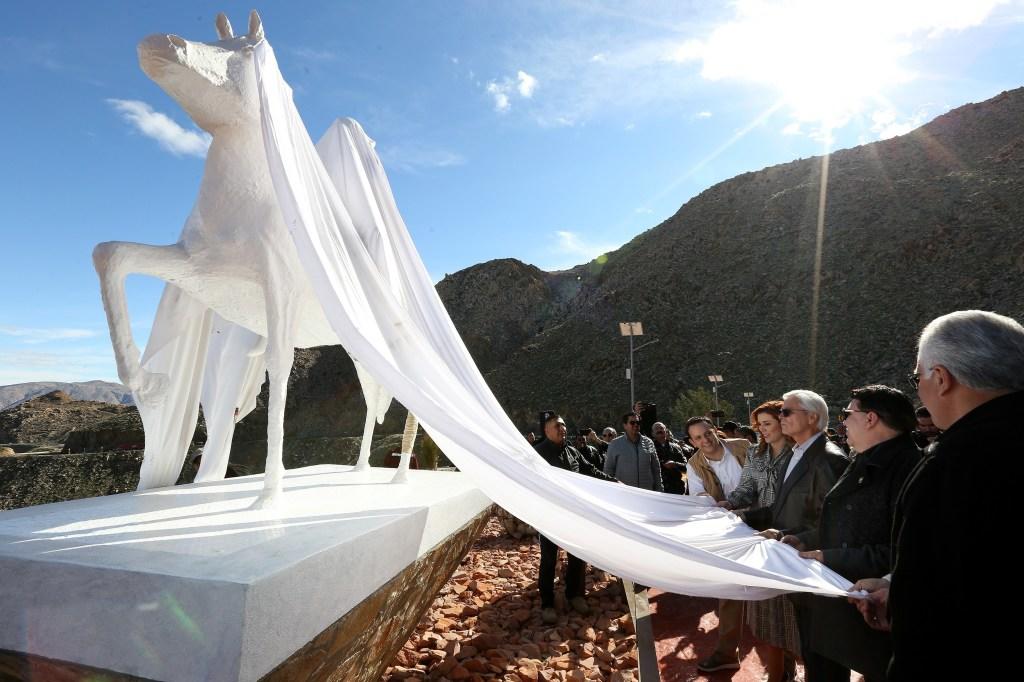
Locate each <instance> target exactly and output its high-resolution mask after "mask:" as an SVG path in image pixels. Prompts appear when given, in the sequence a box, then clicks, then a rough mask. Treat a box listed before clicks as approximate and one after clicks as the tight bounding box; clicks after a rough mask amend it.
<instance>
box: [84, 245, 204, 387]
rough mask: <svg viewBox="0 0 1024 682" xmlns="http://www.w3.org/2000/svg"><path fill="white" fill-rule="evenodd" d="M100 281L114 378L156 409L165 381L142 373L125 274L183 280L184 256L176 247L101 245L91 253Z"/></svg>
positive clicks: (187, 263) (186, 266)
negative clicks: (115, 372)
mask: <svg viewBox="0 0 1024 682" xmlns="http://www.w3.org/2000/svg"><path fill="white" fill-rule="evenodd" d="M92 261H93V265H94V266H95V267H96V274H97V275H99V278H100V292H101V294H102V296H103V308H104V310H105V311H106V313H107V326H108V327H109V328H110V340H111V342H112V343H113V346H114V358H115V360H116V361H117V375H118V377H119V378H120V379H121V382H122V383H124V385H125V386H127V387H128V388H129V389H130V390H131V392H132V394H133V396H134V397H135V400H136V401H138V402H139V403H146V404H147V405H152V406H156V405H159V404H160V402H161V400H162V398H163V395H164V393H165V392H166V390H167V377H166V376H163V375H159V374H151V373H149V372H146V371H145V370H143V369H142V365H141V364H140V361H139V347H138V346H137V345H136V344H135V339H134V338H133V337H132V328H131V319H130V318H129V315H128V299H127V297H126V295H125V290H124V281H125V278H126V277H127V276H128V275H129V274H138V275H151V276H153V277H156V278H158V279H162V280H164V281H166V282H173V281H174V280H176V279H180V278H182V277H184V276H186V275H187V274H188V273H189V271H190V270H191V267H190V265H191V264H190V261H189V257H188V254H187V253H186V252H185V250H184V249H183V248H182V247H181V246H180V245H178V244H171V245H169V246H152V245H149V244H135V243H132V242H103V243H102V244H98V245H97V246H96V248H95V249H93V252H92Z"/></svg>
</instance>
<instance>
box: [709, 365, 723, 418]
mask: <svg viewBox="0 0 1024 682" xmlns="http://www.w3.org/2000/svg"><path fill="white" fill-rule="evenodd" d="M708 381H710V382H711V391H712V393H714V394H715V426H718V420H719V416H718V415H719V414H720V413H721V410H719V409H718V387H719V386H721V385H722V375H721V374H709V375H708Z"/></svg>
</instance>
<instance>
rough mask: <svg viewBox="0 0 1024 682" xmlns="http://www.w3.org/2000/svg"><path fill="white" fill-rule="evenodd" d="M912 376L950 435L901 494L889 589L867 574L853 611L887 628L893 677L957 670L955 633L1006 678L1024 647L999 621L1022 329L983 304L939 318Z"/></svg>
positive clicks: (984, 667) (977, 663) (1023, 408)
mask: <svg viewBox="0 0 1024 682" xmlns="http://www.w3.org/2000/svg"><path fill="white" fill-rule="evenodd" d="M910 379H911V382H912V383H913V384H914V386H915V387H916V388H917V391H918V396H919V397H920V398H921V402H923V403H924V405H925V407H927V408H928V411H929V412H930V413H931V416H932V420H933V421H934V422H935V425H936V426H937V427H939V428H940V429H942V431H943V433H942V435H940V436H939V438H938V442H937V443H936V444H935V445H934V446H933V448H932V449H931V450H930V456H929V457H926V458H925V459H923V460H922V461H921V464H920V465H919V466H918V467H917V468H916V469H915V470H914V472H913V473H911V475H910V477H909V479H908V480H907V483H906V484H905V485H904V486H903V489H902V491H901V492H900V496H899V498H897V500H896V509H895V518H894V522H893V531H894V534H895V537H896V556H895V559H894V563H893V570H892V575H891V579H892V582H891V594H890V587H889V582H888V581H886V580H884V579H881V580H880V579H868V580H861V581H859V582H858V583H857V584H856V585H854V589H866V590H868V591H869V592H870V593H871V594H870V595H869V597H870V598H869V599H868V600H863V601H861V602H859V603H858V608H860V610H861V613H863V614H864V617H865V620H867V622H868V624H869V625H871V626H873V627H876V628H879V629H887V628H889V627H891V630H892V649H893V657H892V661H891V662H890V664H889V675H888V679H889V680H894V681H897V682H898V681H900V680H939V679H949V678H950V677H951V676H953V675H954V671H953V670H952V669H951V668H950V667H949V660H948V659H947V658H946V657H944V656H936V655H935V643H936V642H942V641H943V638H948V637H949V633H950V632H955V633H957V634H956V646H957V650H958V651H965V652H971V653H972V654H973V655H972V656H971V658H970V659H969V660H968V662H967V665H968V666H969V668H970V675H971V676H973V677H976V678H978V679H982V678H985V679H987V678H988V677H999V676H1001V675H1002V674H1003V673H1004V672H1005V670H1006V666H1007V665H1009V661H1010V660H1012V656H1013V652H1014V651H1015V648H1016V646H1017V645H1018V643H1017V639H1018V637H1017V630H1016V629H1015V628H1014V627H1012V626H1006V625H1000V623H1005V622H1006V618H1007V617H1008V616H1010V617H1012V611H1013V609H1012V607H1013V605H1014V603H1015V602H1014V598H1013V597H1012V596H1011V593H1010V592H1009V591H1006V590H1005V589H1004V590H999V588H998V586H999V585H1000V584H1004V585H1005V584H1009V581H1011V580H1013V577H1012V576H1013V574H1014V570H1013V568H1012V567H1011V565H1010V564H1008V563H1007V559H1008V556H1009V555H1010V553H1011V552H1012V542H1013V540H1012V538H1013V537H1015V535H1016V533H1017V532H1018V527H1019V521H1018V518H1019V512H1018V510H1017V507H1018V506H1019V505H1017V504H1016V502H1017V500H1016V497H1015V494H1014V490H1015V488H1014V486H1013V471H1014V470H1015V467H1016V465H1017V463H1018V462H1019V461H1020V458H1021V455H1022V454H1024V453H1022V452H1021V447H1020V445H1019V444H1017V443H1014V442H1008V441H1007V439H1006V434H1007V433H1013V432H1015V431H1016V430H1017V428H1019V425H1020V423H1021V420H1022V419H1024V327H1022V326H1021V325H1020V323H1018V322H1017V321H1016V320H1013V319H1012V318H1009V317H1004V316H1002V315H996V314H995V313H990V312H984V311H981V310H961V311H958V312H955V313H949V314H948V315H943V316H942V317H939V318H936V319H935V320H933V321H932V322H931V323H929V324H928V326H926V327H925V328H924V331H922V332H921V339H920V341H919V342H918V351H917V367H916V368H915V369H914V373H913V374H912V375H911V377H910ZM1008 477H1009V478H1008ZM1008 548H1011V549H1008ZM983 552H984V553H983ZM981 580H989V582H986V583H985V584H982V583H980V582H979V581H981ZM991 580H994V581H995V582H994V583H993V582H991ZM993 586H994V587H995V589H994V590H991V589H990V588H992V587H993ZM887 620H888V622H887ZM972 623H978V624H981V625H980V626H978V627H972V626H971V624H972ZM990 671H991V672H990ZM997 671H998V672H997Z"/></svg>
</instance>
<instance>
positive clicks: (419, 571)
mask: <svg viewBox="0 0 1024 682" xmlns="http://www.w3.org/2000/svg"><path fill="white" fill-rule="evenodd" d="M493 511H494V507H493V505H492V506H490V507H488V508H487V509H485V510H484V511H482V512H480V513H479V514H478V515H477V516H476V517H474V518H473V519H472V520H471V521H469V522H468V523H467V524H465V525H464V526H462V528H460V529H459V530H457V531H455V532H454V533H452V534H451V535H450V536H449V537H448V538H447V539H446V540H445V541H443V542H441V543H439V544H438V545H437V546H436V547H434V548H433V549H432V550H430V551H429V552H428V553H427V554H424V555H423V556H422V557H420V558H419V559H417V560H416V561H415V562H413V563H412V564H410V565H409V566H407V567H406V568H405V569H404V570H403V571H402V572H401V573H399V574H398V575H397V576H395V577H394V578H392V579H391V580H389V581H388V582H386V583H384V585H382V586H381V587H380V588H379V589H377V591H375V592H374V593H373V594H371V595H370V596H368V597H366V598H365V599H364V600H363V601H362V602H360V603H359V604H357V605H356V606H355V607H354V608H353V609H352V610H351V611H349V612H348V613H346V614H345V615H344V616H342V617H341V618H340V619H338V620H337V621H335V622H334V623H333V624H331V625H330V626H328V627H327V628H326V629H325V630H324V631H323V632H321V633H320V634H319V635H317V636H316V637H314V638H313V640H312V641H310V642H309V643H307V644H306V645H305V646H303V647H302V648H300V649H299V650H298V651H296V652H295V653H294V654H292V656H291V657H289V658H288V660H286V661H285V662H284V663H282V664H280V665H279V666H278V667H277V668H275V669H274V670H272V671H271V672H270V673H268V674H267V675H265V676H264V677H263V678H261V682H291V681H292V680H329V681H331V682H337V681H340V680H345V681H348V680H352V681H354V682H362V681H364V680H365V681H366V682H372V681H375V680H379V679H380V677H381V675H383V673H384V670H385V669H386V668H387V666H388V664H389V663H390V662H391V660H392V659H393V658H394V656H395V654H396V653H398V650H399V649H400V648H401V646H402V644H403V643H405V641H406V640H407V639H408V638H409V635H411V634H412V631H413V629H414V628H415V627H416V624H417V623H418V622H419V619H420V617H421V616H422V615H423V613H424V612H425V611H426V610H427V607H429V606H430V603H431V602H432V601H433V600H434V597H435V595H436V594H437V593H438V592H439V591H440V590H441V587H442V586H443V585H444V584H445V582H447V581H448V578H449V577H450V576H451V574H452V573H454V572H455V569H456V568H457V567H458V565H459V563H460V562H461V561H462V558H463V557H465V556H466V554H467V553H468V552H469V549H470V547H472V545H473V541H474V540H476V538H477V537H478V536H479V535H480V533H481V531H483V529H484V526H486V525H487V520H488V519H489V518H490V517H491V514H492V513H493ZM83 679H85V680H94V681H96V682H100V681H103V682H108V681H109V682H146V681H147V680H148V678H143V677H135V676H133V675H126V674H124V673H119V672H113V671H110V670H102V669H99V668H92V667H90V666H86V665H81V664H78V663H71V662H68V661H58V660H54V659H50V658H45V657H43V656H37V655H33V654H26V653H22V652H19V651H9V650H6V649H0V680H26V681H27V680H52V681H54V682H78V681H80V680H83Z"/></svg>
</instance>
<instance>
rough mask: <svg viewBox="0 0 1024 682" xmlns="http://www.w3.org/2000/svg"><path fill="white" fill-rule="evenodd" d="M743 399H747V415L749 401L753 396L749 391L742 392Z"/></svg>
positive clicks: (748, 412)
mask: <svg viewBox="0 0 1024 682" xmlns="http://www.w3.org/2000/svg"><path fill="white" fill-rule="evenodd" d="M743 397H744V398H746V399H747V414H750V399H751V398H753V397H754V394H753V393H751V392H750V391H744V392H743Z"/></svg>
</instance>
